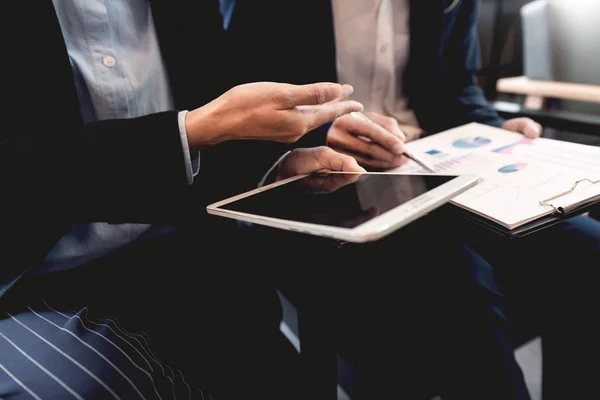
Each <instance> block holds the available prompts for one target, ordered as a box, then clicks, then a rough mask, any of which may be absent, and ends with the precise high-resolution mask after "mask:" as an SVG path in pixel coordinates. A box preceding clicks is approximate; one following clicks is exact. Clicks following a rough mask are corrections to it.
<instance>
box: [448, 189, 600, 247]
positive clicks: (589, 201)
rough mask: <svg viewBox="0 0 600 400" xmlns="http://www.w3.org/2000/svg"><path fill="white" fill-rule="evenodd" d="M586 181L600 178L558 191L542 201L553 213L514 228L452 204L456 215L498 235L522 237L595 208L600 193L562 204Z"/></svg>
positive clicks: (599, 203)
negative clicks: (561, 202)
mask: <svg viewBox="0 0 600 400" xmlns="http://www.w3.org/2000/svg"><path fill="white" fill-rule="evenodd" d="M584 182H588V183H590V184H591V185H597V184H600V180H592V179H589V178H583V179H580V180H578V181H576V182H575V183H574V184H573V186H572V187H571V188H570V189H569V190H566V191H564V192H561V193H558V194H556V195H555V196H552V197H550V198H547V199H543V200H541V201H540V205H542V206H547V207H552V208H553V212H552V214H549V215H543V216H541V217H539V218H537V219H535V220H533V221H530V222H528V223H525V224H523V225H520V226H518V227H516V228H513V229H509V228H507V227H505V226H503V225H501V224H499V223H497V222H494V221H492V220H490V219H488V218H485V217H482V216H480V215H478V214H475V213H473V212H470V211H468V210H466V209H464V208H461V207H459V206H456V205H451V206H452V212H453V213H454V214H456V215H459V216H460V217H462V218H463V219H466V220H469V221H471V222H474V223H475V224H476V225H478V226H480V227H483V228H485V229H487V230H490V231H492V232H494V233H496V234H498V235H502V236H506V237H508V238H520V237H524V236H528V235H531V234H533V233H535V232H539V231H541V230H543V229H546V228H550V227H552V226H554V225H558V224H560V223H561V222H563V221H565V220H567V219H569V218H573V217H576V216H578V215H582V214H585V213H586V212H588V211H590V210H591V209H593V208H594V207H595V206H598V205H600V193H598V194H596V195H594V196H591V197H588V198H585V199H583V200H581V201H577V202H574V203H568V204H563V205H561V204H560V202H559V200H560V199H562V198H565V197H566V196H568V195H570V194H572V193H573V192H575V190H576V189H577V188H578V187H579V186H580V184H582V183H584ZM599 191H600V189H599ZM557 200H558V201H557Z"/></svg>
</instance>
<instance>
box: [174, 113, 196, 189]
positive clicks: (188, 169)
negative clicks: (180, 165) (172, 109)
mask: <svg viewBox="0 0 600 400" xmlns="http://www.w3.org/2000/svg"><path fill="white" fill-rule="evenodd" d="M187 113H188V112H187V110H185V111H180V112H179V115H178V118H177V120H178V122H179V136H180V137H181V147H182V149H183V160H184V162H185V175H186V176H187V181H188V184H189V185H191V184H192V183H194V177H195V176H196V175H198V171H200V152H199V151H196V152H194V154H190V146H189V144H188V138H187V132H186V130H185V116H186V114H187Z"/></svg>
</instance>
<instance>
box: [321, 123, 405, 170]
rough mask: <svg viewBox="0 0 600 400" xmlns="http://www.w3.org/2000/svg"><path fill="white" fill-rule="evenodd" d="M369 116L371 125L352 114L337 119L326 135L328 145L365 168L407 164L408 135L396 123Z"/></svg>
mask: <svg viewBox="0 0 600 400" xmlns="http://www.w3.org/2000/svg"><path fill="white" fill-rule="evenodd" d="M366 116H367V117H368V118H369V119H370V121H366V120H364V119H361V118H359V117H355V116H353V115H352V114H349V115H344V116H343V117H340V118H338V119H336V120H335V122H334V123H333V125H331V128H330V129H329V132H328V134H327V145H328V146H329V147H331V148H332V149H334V150H336V151H338V152H340V153H344V154H348V155H351V156H352V157H354V158H355V159H356V160H357V161H358V162H359V163H360V165H362V166H364V167H370V168H377V169H390V168H395V167H398V166H399V165H401V164H402V163H403V162H405V161H406V159H405V158H404V157H402V153H403V152H404V141H405V140H406V135H405V134H404V132H402V130H401V129H400V127H399V125H398V122H397V121H396V119H394V118H389V117H385V116H383V115H381V114H377V113H367V114H366Z"/></svg>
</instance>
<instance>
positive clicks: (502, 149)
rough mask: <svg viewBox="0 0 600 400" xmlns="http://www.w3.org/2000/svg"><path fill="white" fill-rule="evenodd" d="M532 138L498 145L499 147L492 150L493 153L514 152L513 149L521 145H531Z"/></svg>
mask: <svg viewBox="0 0 600 400" xmlns="http://www.w3.org/2000/svg"><path fill="white" fill-rule="evenodd" d="M533 145H534V143H533V140H529V139H525V140H520V141H518V142H516V143H512V144H509V145H508V146H503V147H500V148H499V149H494V150H492V151H493V152H494V153H499V154H514V151H515V150H517V149H518V148H519V147H521V146H533Z"/></svg>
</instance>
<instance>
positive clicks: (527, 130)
mask: <svg viewBox="0 0 600 400" xmlns="http://www.w3.org/2000/svg"><path fill="white" fill-rule="evenodd" d="M501 128H502V129H506V130H507V131H512V132H517V133H522V134H523V135H525V136H526V137H528V138H530V139H535V138H538V137H540V135H541V134H542V125H540V124H538V123H537V122H535V121H534V120H532V119H529V118H514V119H509V120H508V121H506V122H504V124H502V126H501Z"/></svg>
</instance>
